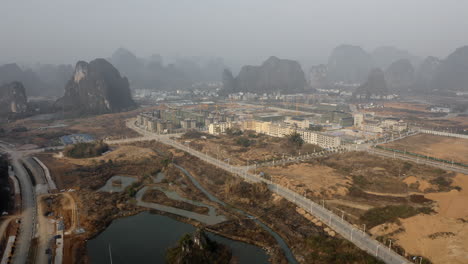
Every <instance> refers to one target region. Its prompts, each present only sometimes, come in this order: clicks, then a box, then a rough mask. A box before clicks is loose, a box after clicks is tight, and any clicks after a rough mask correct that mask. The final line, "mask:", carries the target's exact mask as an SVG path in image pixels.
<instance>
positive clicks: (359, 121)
mask: <svg viewBox="0 0 468 264" xmlns="http://www.w3.org/2000/svg"><path fill="white" fill-rule="evenodd" d="M353 118H354V127H357V128H361V127H362V125H363V123H364V114H361V113H359V114H354V115H353Z"/></svg>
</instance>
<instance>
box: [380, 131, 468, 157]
mask: <svg viewBox="0 0 468 264" xmlns="http://www.w3.org/2000/svg"><path fill="white" fill-rule="evenodd" d="M384 146H386V147H389V148H393V149H399V150H403V151H404V150H405V149H406V151H409V152H414V153H418V154H422V155H428V156H431V157H435V158H440V159H445V160H449V161H450V160H453V161H455V162H462V163H465V164H468V140H467V139H461V138H453V137H443V136H434V135H429V134H419V135H415V136H411V137H407V138H404V139H401V140H397V141H394V142H391V143H388V144H385V145H384Z"/></svg>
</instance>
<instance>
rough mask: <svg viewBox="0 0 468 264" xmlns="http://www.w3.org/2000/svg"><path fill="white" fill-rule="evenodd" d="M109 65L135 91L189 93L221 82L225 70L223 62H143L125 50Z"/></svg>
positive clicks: (182, 59) (153, 58)
mask: <svg viewBox="0 0 468 264" xmlns="http://www.w3.org/2000/svg"><path fill="white" fill-rule="evenodd" d="M109 61H110V62H111V63H112V64H113V65H114V66H115V67H116V68H117V69H118V70H119V71H120V72H121V73H122V74H123V75H124V76H127V77H128V79H129V81H130V86H131V87H132V89H151V90H175V89H187V88H191V86H192V84H194V83H197V82H212V81H220V80H221V73H222V72H223V70H224V68H226V66H225V65H224V63H223V60H222V59H220V58H196V57H180V58H177V59H175V61H174V62H173V63H170V64H167V65H164V62H163V58H162V57H161V56H160V55H153V56H150V57H149V58H148V59H142V58H138V57H137V56H136V55H135V54H133V53H132V52H131V51H129V50H127V49H123V48H120V49H118V50H116V51H115V52H114V53H113V54H112V57H111V58H110V59H109Z"/></svg>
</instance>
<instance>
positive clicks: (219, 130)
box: [208, 122, 233, 135]
mask: <svg viewBox="0 0 468 264" xmlns="http://www.w3.org/2000/svg"><path fill="white" fill-rule="evenodd" d="M232 127H233V124H232V123H231V122H221V123H214V124H210V125H209V126H208V133H210V134H212V135H219V134H224V133H226V130H227V129H228V128H232Z"/></svg>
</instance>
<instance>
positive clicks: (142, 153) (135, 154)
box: [56, 145, 157, 166]
mask: <svg viewBox="0 0 468 264" xmlns="http://www.w3.org/2000/svg"><path fill="white" fill-rule="evenodd" d="M56 157H57V156H56ZM156 157H157V154H156V152H154V151H153V150H151V149H148V148H142V147H136V146H131V145H124V146H117V147H115V146H112V148H111V151H110V152H108V153H106V154H104V155H102V156H99V157H95V158H86V159H74V158H69V157H60V158H61V159H62V160H63V161H64V162H67V163H72V164H75V165H83V166H90V165H94V164H97V163H99V162H108V161H109V160H112V161H113V162H114V161H116V162H118V161H135V160H138V159H144V158H156Z"/></svg>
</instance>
